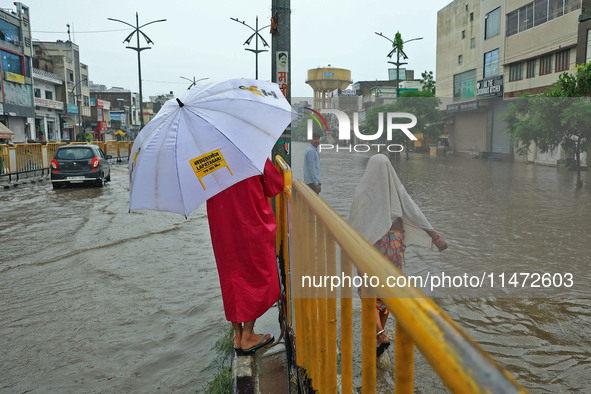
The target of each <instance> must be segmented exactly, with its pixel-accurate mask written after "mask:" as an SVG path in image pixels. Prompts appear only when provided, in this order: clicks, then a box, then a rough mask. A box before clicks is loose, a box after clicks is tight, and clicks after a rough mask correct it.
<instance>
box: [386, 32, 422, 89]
mask: <svg viewBox="0 0 591 394" xmlns="http://www.w3.org/2000/svg"><path fill="white" fill-rule="evenodd" d="M376 34H377V35H378V36H380V37H384V38H385V39H386V40H388V41H390V42H391V43H392V46H393V47H394V49H392V50H391V51H390V53H388V55H387V57H388V58H392V55H393V54H394V52H396V62H388V63H391V64H394V65H395V66H396V99H398V96H399V85H400V66H401V65H402V64H408V63H405V62H400V55H401V54H402V56H403V58H404V60H408V56H406V53H404V51H403V45H404V44H406V43H407V42H411V41H416V40H422V39H423V37H418V38H411V39H410V40H406V41H402V36H401V35H400V32H396V36H395V37H394V40H391V39H389V38H388V37H386V36H385V35H383V34H382V33H378V32H376Z"/></svg>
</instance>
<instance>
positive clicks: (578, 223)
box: [0, 142, 591, 393]
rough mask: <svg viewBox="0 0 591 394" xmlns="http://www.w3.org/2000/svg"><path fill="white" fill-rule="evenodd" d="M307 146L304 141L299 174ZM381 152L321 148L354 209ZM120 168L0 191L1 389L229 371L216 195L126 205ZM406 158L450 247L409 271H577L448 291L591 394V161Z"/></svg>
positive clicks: (485, 343) (488, 338)
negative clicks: (212, 209) (89, 178)
mask: <svg viewBox="0 0 591 394" xmlns="http://www.w3.org/2000/svg"><path fill="white" fill-rule="evenodd" d="M306 146H307V144H305V143H297V142H296V143H293V146H292V149H293V157H292V167H293V171H294V177H295V178H302V158H303V152H304V150H305V148H306ZM367 159H368V155H367V154H352V153H348V152H339V153H335V152H323V153H322V154H321V164H322V172H323V178H324V179H323V189H322V193H321V197H322V198H324V199H325V200H326V201H327V202H328V203H329V204H330V205H331V206H332V207H333V208H334V209H335V210H336V211H337V212H338V213H339V214H341V215H342V216H343V217H345V218H347V217H348V214H349V209H350V204H351V199H352V195H353V191H354V189H355V186H356V185H357V183H358V180H359V178H360V177H361V175H362V174H363V171H364V168H365V163H366V162H367ZM112 168H113V175H112V179H113V181H112V182H111V183H109V184H107V185H106V186H105V187H104V188H80V187H75V188H70V189H60V190H57V191H54V190H53V189H52V188H51V184H50V183H49V182H47V181H45V182H43V183H36V184H33V185H26V186H20V187H18V188H11V189H9V190H0V218H1V220H0V301H1V302H0V392H2V393H21V392H64V393H67V392H113V393H114V392H145V393H148V392H150V393H151V392H171V391H178V392H201V391H202V390H203V385H204V384H205V383H206V382H207V381H208V380H209V379H211V377H212V376H213V374H214V373H215V370H211V369H206V367H207V366H208V365H209V364H210V363H211V362H212V361H213V359H214V352H213V351H212V350H211V348H212V345H213V343H214V342H215V340H216V339H217V337H218V335H219V332H220V330H221V329H223V328H224V327H226V325H227V322H226V320H225V318H224V313H223V307H222V302H221V298H220V290H219V282H218V278H217V272H216V267H215V262H214V258H213V252H212V249H211V241H210V237H209V229H208V225H207V217H206V211H205V206H202V207H200V208H198V209H197V210H196V211H194V212H193V213H192V214H191V215H190V216H189V218H188V219H185V218H184V217H182V216H179V215H175V214H172V213H164V212H155V211H141V212H133V213H128V202H129V190H128V185H127V180H128V178H127V167H126V166H125V165H123V164H114V165H113V167H112ZM395 168H396V170H397V172H398V174H399V176H400V178H401V180H402V183H403V184H404V185H405V187H406V188H407V190H408V191H409V193H410V195H411V196H412V197H413V198H414V199H415V201H416V202H417V204H418V205H419V206H420V207H421V208H422V210H423V212H424V213H425V215H426V216H427V218H428V219H429V221H430V222H431V223H432V224H433V226H434V227H435V229H436V230H437V231H438V232H439V233H441V235H442V236H443V237H444V238H445V239H446V240H447V242H448V244H449V250H447V251H445V252H444V253H437V252H431V251H428V250H421V249H418V248H416V249H414V248H409V249H408V250H407V266H406V267H405V268H404V272H405V273H406V274H409V275H410V274H416V275H426V273H427V272H429V271H435V270H436V271H437V272H442V271H445V272H447V273H450V274H454V275H460V274H463V273H466V272H467V273H471V274H477V273H483V272H485V271H486V272H490V273H494V274H495V275H498V274H501V273H515V272H531V273H533V272H537V273H545V272H547V273H553V274H556V273H558V274H564V273H566V272H570V273H572V276H573V281H574V282H575V284H576V286H574V287H572V288H570V289H564V288H563V289H562V290H563V291H561V292H549V290H548V289H544V288H540V289H539V292H538V291H537V289H536V288H534V289H533V290H532V289H529V290H528V291H529V292H525V290H524V291H523V292H520V291H518V292H513V293H506V292H505V293H504V292H497V291H494V290H493V291H491V290H490V289H488V290H486V291H485V290H484V289H483V290H482V291H480V290H478V291H477V292H475V293H464V292H462V291H461V289H460V290H458V291H457V292H455V293H454V292H446V293H442V294H439V295H438V296H437V297H436V298H435V301H436V303H437V304H438V305H439V306H440V307H441V308H442V309H443V310H444V311H445V312H447V313H448V314H449V315H450V316H451V317H452V318H453V319H454V320H455V321H456V322H457V323H458V325H459V326H460V327H462V328H463V329H464V330H465V331H466V332H467V333H468V334H469V335H471V336H472V337H473V338H474V339H475V340H476V341H477V342H478V343H479V344H480V345H481V346H482V347H483V348H484V349H485V350H487V351H488V352H489V353H490V354H491V356H492V357H493V358H494V359H495V360H497V361H498V362H499V363H500V364H502V365H503V366H504V367H505V368H506V369H508V370H509V371H510V372H511V373H512V374H513V375H514V376H515V377H516V378H517V380H518V381H520V382H521V383H522V384H523V385H524V386H525V387H526V388H528V389H530V390H532V391H534V392H591V374H590V373H589V370H590V368H591V308H590V304H591V301H590V299H591V296H590V294H589V290H587V289H588V288H589V287H590V286H589V284H590V283H591V274H590V270H589V266H591V241H589V240H590V239H591V176H590V175H589V173H587V172H585V173H584V175H583V176H584V179H583V180H584V182H585V186H584V187H583V189H581V190H576V188H575V173H574V172H572V171H568V170H566V169H562V168H558V169H557V168H551V167H541V166H534V165H526V164H523V163H517V162H515V163H512V162H492V161H483V160H475V159H467V158H458V157H430V156H428V155H419V154H411V155H410V157H409V160H405V159H404V156H403V158H402V160H398V161H396V162H395ZM550 290H552V289H550ZM392 327H393V325H392V323H389V328H390V329H392ZM379 376H380V378H379V382H378V387H380V388H387V387H390V386H389V385H390V384H391V374H389V373H386V372H382V373H381V374H379ZM415 376H416V378H415V380H416V382H415V386H416V388H417V390H419V391H421V392H440V391H444V388H443V386H442V385H441V383H440V382H438V379H437V378H436V377H435V376H434V375H433V373H431V372H430V371H429V370H428V367H427V365H426V363H425V362H424V360H421V357H417V371H416V374H415Z"/></svg>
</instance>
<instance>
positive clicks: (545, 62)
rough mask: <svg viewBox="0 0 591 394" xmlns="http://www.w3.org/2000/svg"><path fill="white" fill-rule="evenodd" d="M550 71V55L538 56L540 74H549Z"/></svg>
mask: <svg viewBox="0 0 591 394" xmlns="http://www.w3.org/2000/svg"><path fill="white" fill-rule="evenodd" d="M551 72H552V55H546V56H542V57H541V58H540V75H546V74H550V73H551Z"/></svg>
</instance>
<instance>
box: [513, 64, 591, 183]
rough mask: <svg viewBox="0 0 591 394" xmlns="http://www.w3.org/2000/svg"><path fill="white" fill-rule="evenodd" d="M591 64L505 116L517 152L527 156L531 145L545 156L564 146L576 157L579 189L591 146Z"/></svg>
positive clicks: (527, 98) (528, 98)
mask: <svg viewBox="0 0 591 394" xmlns="http://www.w3.org/2000/svg"><path fill="white" fill-rule="evenodd" d="M590 96H591V62H589V63H587V64H586V65H584V66H579V67H577V68H576V72H575V73H573V74H569V73H563V74H561V75H560V77H559V78H558V81H557V82H556V83H554V85H553V86H552V88H551V89H550V90H548V91H547V92H545V93H541V94H538V95H530V96H525V97H522V98H521V99H520V100H518V101H517V102H516V103H513V104H511V105H510V107H509V110H508V111H507V113H506V114H505V119H506V121H507V123H508V126H509V133H510V134H511V137H512V140H513V142H514V143H518V145H517V148H516V151H517V153H518V154H520V155H526V154H527V153H529V151H530V147H531V146H532V143H533V144H535V146H536V148H537V149H539V150H540V152H542V153H546V152H549V151H552V150H554V149H556V148H557V147H559V146H561V147H562V149H564V151H565V152H567V154H569V155H572V156H573V158H574V160H573V161H574V166H575V168H576V170H577V187H581V186H582V185H583V181H582V179H581V154H582V153H583V152H585V151H586V150H588V149H589V147H590V146H591V101H589V97H590Z"/></svg>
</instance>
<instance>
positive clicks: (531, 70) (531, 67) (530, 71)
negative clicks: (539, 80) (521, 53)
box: [525, 59, 536, 78]
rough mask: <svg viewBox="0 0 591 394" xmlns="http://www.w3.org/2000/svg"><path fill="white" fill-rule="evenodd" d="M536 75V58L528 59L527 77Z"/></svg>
mask: <svg viewBox="0 0 591 394" xmlns="http://www.w3.org/2000/svg"><path fill="white" fill-rule="evenodd" d="M535 76H536V59H531V60H528V61H527V74H526V75H525V77H526V78H533V77H535Z"/></svg>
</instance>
